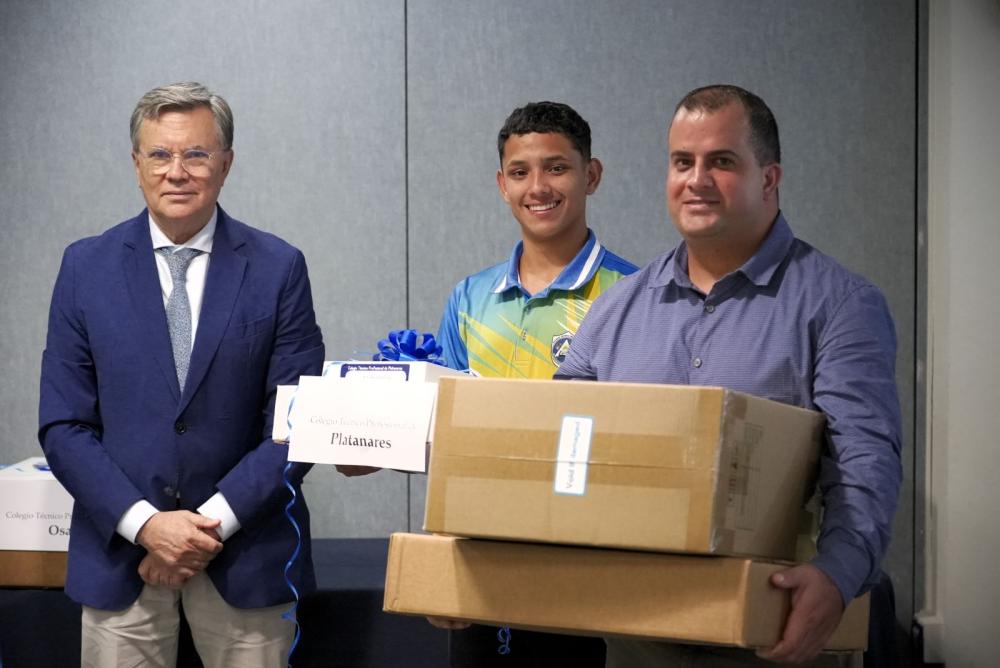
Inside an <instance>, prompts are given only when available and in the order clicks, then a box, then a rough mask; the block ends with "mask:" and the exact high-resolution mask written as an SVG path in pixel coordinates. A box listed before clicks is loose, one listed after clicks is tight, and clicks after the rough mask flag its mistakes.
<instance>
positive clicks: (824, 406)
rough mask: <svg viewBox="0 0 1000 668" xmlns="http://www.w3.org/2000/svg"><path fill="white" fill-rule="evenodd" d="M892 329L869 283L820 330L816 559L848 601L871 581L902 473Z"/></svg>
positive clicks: (884, 543)
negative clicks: (821, 435)
mask: <svg viewBox="0 0 1000 668" xmlns="http://www.w3.org/2000/svg"><path fill="white" fill-rule="evenodd" d="M895 358H896V334H895V328H894V327H893V323H892V317H891V316H890V315H889V308H888V305H887V304H886V302H885V299H884V298H883V296H882V294H881V293H880V292H879V291H878V290H877V289H876V288H874V287H873V286H870V285H868V286H864V287H862V288H860V289H858V290H856V291H854V292H853V293H851V294H850V295H848V297H847V298H846V299H845V300H844V302H843V303H842V304H841V305H840V306H839V307H838V308H837V310H836V311H835V312H834V313H833V314H832V315H831V317H830V319H829V321H828V322H827V324H826V326H825V327H824V328H823V331H822V332H821V334H820V339H819V342H818V346H817V352H816V358H815V360H816V364H815V368H814V374H815V375H814V395H813V402H814V403H815V404H816V406H817V407H818V408H819V409H820V410H821V411H823V413H824V414H825V415H826V418H827V443H826V449H825V451H824V453H823V456H822V458H821V462H820V480H819V484H820V491H821V493H822V498H823V506H824V512H823V521H822V524H821V527H820V535H819V540H818V543H817V547H818V554H817V556H816V557H815V558H814V559H813V564H814V565H816V566H817V567H818V568H820V569H821V570H822V571H823V572H824V573H826V574H827V575H828V576H829V577H830V579H832V580H833V581H834V583H835V584H836V585H837V588H838V589H839V590H840V592H841V595H842V596H843V598H844V602H845V604H846V603H847V602H849V601H850V600H851V599H853V598H854V597H855V596H857V595H858V594H859V593H861V592H863V591H865V590H866V589H868V588H870V587H871V586H872V584H874V582H875V581H876V579H877V577H878V574H879V569H880V565H881V562H882V558H883V556H884V555H885V552H886V549H887V548H888V544H889V537H890V534H891V530H892V518H893V515H894V514H895V511H896V502H897V497H898V494H899V487H900V484H901V481H902V465H901V461H900V447H901V446H900V443H901V437H900V432H901V419H900V408H899V399H898V396H897V390H896V380H895Z"/></svg>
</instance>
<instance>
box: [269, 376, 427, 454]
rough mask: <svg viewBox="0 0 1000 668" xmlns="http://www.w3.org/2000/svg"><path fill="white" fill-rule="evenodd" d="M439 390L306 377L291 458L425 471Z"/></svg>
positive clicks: (296, 402) (297, 403)
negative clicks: (428, 441) (428, 434)
mask: <svg viewBox="0 0 1000 668" xmlns="http://www.w3.org/2000/svg"><path fill="white" fill-rule="evenodd" d="M436 398H437V385H435V384H433V383H386V382H382V381H371V380H356V381H352V382H349V383H345V382H332V383H331V382H329V380H326V379H324V378H322V377H320V376H302V377H301V378H300V379H299V388H298V390H297V391H296V393H295V396H294V398H293V400H292V405H291V423H292V428H291V432H290V434H289V441H290V442H289V447H288V459H289V461H295V462H312V463H316V464H350V465H358V466H375V467H379V468H388V469H398V470H402V471H421V472H422V471H426V470H427V460H426V447H427V431H428V426H429V424H430V420H431V415H432V413H433V411H434V401H435V399H436Z"/></svg>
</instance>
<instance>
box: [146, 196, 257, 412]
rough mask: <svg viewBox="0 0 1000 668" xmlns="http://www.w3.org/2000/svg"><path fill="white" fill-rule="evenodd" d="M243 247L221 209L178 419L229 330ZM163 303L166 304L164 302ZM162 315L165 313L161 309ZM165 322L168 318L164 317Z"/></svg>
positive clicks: (243, 263) (240, 277)
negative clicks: (240, 250)
mask: <svg viewBox="0 0 1000 668" xmlns="http://www.w3.org/2000/svg"><path fill="white" fill-rule="evenodd" d="M242 245H243V239H242V237H241V236H240V235H239V232H238V230H237V229H236V227H235V226H234V225H233V224H232V223H231V219H230V218H229V216H228V215H226V212H225V211H223V210H222V207H221V206H220V207H219V217H218V221H217V222H216V227H215V237H214V239H213V240H212V256H211V258H210V259H209V263H208V276H206V278H205V293H204V296H203V297H202V302H201V314H200V315H199V316H198V331H197V332H195V338H194V349H193V350H192V351H191V364H190V366H189V367H188V377H187V380H186V381H185V383H184V395H183V397H181V405H180V406H179V407H178V411H177V412H178V415H179V414H180V413H181V412H183V411H184V410H185V409H186V408H187V405H188V403H189V402H190V401H191V397H193V396H194V393H195V391H197V389H198V386H199V385H201V382H202V381H203V380H204V379H205V374H206V373H207V372H208V368H209V366H211V364H212V359H213V358H214V357H215V352H216V351H217V350H218V349H219V342H220V341H221V340H222V335H223V334H224V333H225V331H226V328H227V327H228V326H229V319H230V317H231V316H232V313H233V306H234V305H235V304H236V298H237V296H239V293H240V286H242V285H243V275H244V273H245V271H246V265H247V260H246V258H245V257H243V256H242V255H240V254H239V253H237V252H236V250H237V249H238V248H239V247H240V246H242ZM161 301H162V300H161ZM161 311H162V309H161ZM164 318H165V316H164Z"/></svg>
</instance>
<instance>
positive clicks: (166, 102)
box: [129, 81, 233, 151]
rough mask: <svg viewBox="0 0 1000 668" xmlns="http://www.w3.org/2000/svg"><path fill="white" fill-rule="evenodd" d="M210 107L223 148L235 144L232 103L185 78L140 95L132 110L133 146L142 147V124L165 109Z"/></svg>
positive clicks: (228, 147)
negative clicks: (182, 80) (140, 140)
mask: <svg viewBox="0 0 1000 668" xmlns="http://www.w3.org/2000/svg"><path fill="white" fill-rule="evenodd" d="M198 107H208V108H209V109H210V110H211V111H212V115H213V116H214V117H215V127H216V129H217V130H218V132H219V141H220V142H222V148H223V149H224V150H229V149H231V148H232V147H233V111H232V109H230V108H229V103H228V102H226V101H225V100H224V99H222V97H220V96H219V95H216V94H215V93H213V92H212V91H210V90H208V89H207V88H205V87H204V86H202V85H201V84H200V83H198V82H196V81H184V82H181V83H175V84H170V85H168V86H160V87H159V88H154V89H153V90H151V91H149V92H148V93H146V94H145V95H143V96H142V98H140V100H139V102H138V103H137V104H136V105H135V110H134V111H132V121H131V123H130V124H129V129H130V131H131V133H132V150H133V151H138V150H139V128H140V126H141V125H142V122H143V121H144V120H146V119H153V118H159V117H160V115H161V114H163V113H164V112H166V111H187V110H190V109H196V108H198Z"/></svg>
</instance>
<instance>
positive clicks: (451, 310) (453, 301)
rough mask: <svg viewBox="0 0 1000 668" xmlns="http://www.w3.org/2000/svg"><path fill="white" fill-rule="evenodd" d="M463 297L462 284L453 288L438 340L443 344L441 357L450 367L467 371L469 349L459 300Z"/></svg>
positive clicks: (445, 308) (445, 309)
mask: <svg viewBox="0 0 1000 668" xmlns="http://www.w3.org/2000/svg"><path fill="white" fill-rule="evenodd" d="M460 299H461V284H459V285H458V286H456V287H455V289H454V290H452V293H451V296H450V297H449V298H448V303H447V304H446V305H445V307H444V314H443V315H442V316H441V325H440V326H439V327H438V335H437V340H438V343H440V344H441V357H442V358H443V359H444V362H445V364H447V365H448V368H449V369H455V370H457V371H465V370H467V369H468V368H469V349H468V348H467V347H466V345H465V339H463V338H462V332H461V326H460V325H459V321H458V318H459V315H458V312H459V308H458V306H459V301H460Z"/></svg>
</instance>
